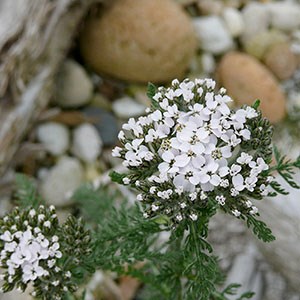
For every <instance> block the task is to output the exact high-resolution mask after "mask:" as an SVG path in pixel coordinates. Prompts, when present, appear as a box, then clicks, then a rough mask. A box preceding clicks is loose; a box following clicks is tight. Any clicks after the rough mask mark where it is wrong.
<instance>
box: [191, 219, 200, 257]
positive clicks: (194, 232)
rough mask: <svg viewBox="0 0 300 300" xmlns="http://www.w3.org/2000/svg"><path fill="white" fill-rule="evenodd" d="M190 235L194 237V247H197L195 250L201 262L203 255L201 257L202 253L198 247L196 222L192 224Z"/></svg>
mask: <svg viewBox="0 0 300 300" xmlns="http://www.w3.org/2000/svg"><path fill="white" fill-rule="evenodd" d="M190 233H191V234H192V237H193V242H194V245H195V248H196V256H197V260H199V261H200V260H201V258H200V257H201V255H200V251H199V247H198V237H197V234H196V229H195V223H194V222H191V223H190Z"/></svg>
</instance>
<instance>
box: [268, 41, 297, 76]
mask: <svg viewBox="0 0 300 300" xmlns="http://www.w3.org/2000/svg"><path fill="white" fill-rule="evenodd" d="M264 63H265V64H266V66H267V67H268V68H269V69H270V70H271V71H272V72H273V74H275V75H276V77H277V78H279V79H281V80H283V79H287V78H290V77H291V76H292V75H293V74H294V72H295V71H296V69H297V58H296V55H295V54H294V53H293V52H292V51H291V47H290V45H289V44H277V45H274V46H273V47H272V48H271V49H270V50H269V51H268V52H267V54H266V55H265V57H264Z"/></svg>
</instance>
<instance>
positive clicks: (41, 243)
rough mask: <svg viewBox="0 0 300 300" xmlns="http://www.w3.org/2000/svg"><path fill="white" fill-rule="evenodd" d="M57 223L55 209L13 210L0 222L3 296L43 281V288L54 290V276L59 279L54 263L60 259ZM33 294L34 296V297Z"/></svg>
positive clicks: (59, 271)
mask: <svg viewBox="0 0 300 300" xmlns="http://www.w3.org/2000/svg"><path fill="white" fill-rule="evenodd" d="M57 228H58V219H57V216H56V214H55V208H54V206H50V208H49V209H46V208H45V207H44V206H42V205H41V206H40V207H39V208H38V209H37V210H35V209H27V210H25V211H20V210H19V209H18V208H16V209H15V210H14V211H13V212H12V213H11V214H10V215H7V216H5V217H4V218H3V219H2V220H1V233H2V234H1V235H0V267H1V268H2V269H4V270H6V271H5V272H4V273H3V274H2V275H1V277H2V280H3V285H2V290H3V291H4V292H6V291H9V290H11V289H13V288H14V287H15V286H17V287H18V288H19V289H21V290H25V289H26V286H27V284H28V283H30V282H34V283H35V282H36V281H37V280H44V283H47V284H44V285H43V287H44V288H48V289H49V288H50V287H49V286H56V285H57V283H56V282H55V281H54V282H51V277H53V274H56V275H55V276H57V277H61V276H62V275H68V274H61V273H62V270H61V268H60V267H59V266H58V264H57V261H58V260H59V259H60V258H61V257H62V252H61V251H60V248H61V245H60V238H59V237H58V236H57V235H56V234H55V233H56V232H57ZM34 294H35V292H33V295H34Z"/></svg>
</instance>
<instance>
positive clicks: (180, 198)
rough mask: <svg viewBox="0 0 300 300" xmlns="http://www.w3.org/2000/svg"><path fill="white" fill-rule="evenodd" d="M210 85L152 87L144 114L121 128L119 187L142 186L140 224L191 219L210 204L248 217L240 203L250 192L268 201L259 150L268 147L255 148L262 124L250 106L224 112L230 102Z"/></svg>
mask: <svg viewBox="0 0 300 300" xmlns="http://www.w3.org/2000/svg"><path fill="white" fill-rule="evenodd" d="M215 85H216V83H215V82H214V81H213V80H212V79H195V80H189V79H185V80H183V81H181V82H180V81H178V80H177V79H176V80H173V81H172V84H171V86H170V87H168V88H164V87H159V88H157V90H156V92H155V93H154V94H153V96H152V100H153V102H154V103H153V106H152V107H151V108H150V109H149V112H148V115H146V116H142V117H140V118H138V119H136V120H135V119H133V118H131V119H129V121H128V123H126V124H124V125H123V127H122V128H123V131H122V133H121V134H120V137H119V139H120V143H121V145H122V146H121V147H119V148H118V147H117V148H115V149H114V150H113V155H114V156H118V157H121V159H123V165H124V166H125V167H127V168H128V169H129V171H128V172H129V175H130V176H128V177H127V176H126V177H124V178H123V183H124V184H130V183H131V182H130V180H129V178H134V179H132V180H134V181H135V182H136V181H137V180H138V181H142V182H143V185H142V186H139V185H137V184H136V185H135V188H136V189H137V190H138V191H139V195H138V196H137V199H138V200H141V199H142V197H143V200H145V201H143V203H144V205H145V214H146V215H147V217H154V216H156V215H158V214H165V213H166V212H167V211H168V212H170V213H168V217H170V218H171V219H172V221H174V223H178V222H180V221H181V220H183V219H189V220H190V219H191V215H192V213H191V212H192V211H193V212H197V210H198V209H202V208H203V207H205V206H206V205H209V203H211V201H209V200H210V199H212V200H215V201H217V202H218V203H219V204H220V206H221V207H224V208H226V211H232V212H235V214H238V213H237V212H236V211H238V212H239V213H240V214H242V213H245V212H249V207H247V206H246V204H245V201H244V200H243V199H245V198H247V197H249V194H250V193H252V195H254V196H255V195H256V196H255V197H261V196H262V195H265V194H267V192H266V191H267V189H266V188H265V186H268V184H269V182H267V181H266V180H265V179H264V176H265V174H267V173H268V170H269V167H268V164H267V163H266V162H269V161H270V158H269V154H268V153H270V151H266V152H265V151H263V149H262V148H263V147H266V148H268V147H269V146H259V147H260V148H259V149H258V148H257V146H255V145H256V144H259V143H260V140H261V135H263V134H266V132H268V130H267V129H268V128H267V127H266V126H267V125H264V124H266V123H264V122H260V120H261V118H262V116H261V113H259V112H258V111H257V109H256V108H254V107H249V106H243V107H242V108H240V109H238V110H236V111H234V110H231V109H230V107H229V106H228V104H229V103H230V102H232V99H231V98H230V97H229V96H228V95H226V90H225V89H224V88H221V89H220V90H219V92H216V91H215V90H214V89H215ZM152 88H153V87H152ZM152 92H153V91H152ZM152 92H151V93H152ZM258 121H259V122H258ZM257 124H259V125H257ZM258 126H260V127H261V128H258ZM264 126H265V127H264ZM264 128H265V129H266V130H264ZM257 129H258V130H257ZM258 133H259V134H260V136H257V135H258ZM252 138H253V139H254V138H255V143H256V144H255V145H254V144H253V143H252V140H251V139H252ZM264 144H266V143H264ZM257 150H259V151H257ZM267 150H269V149H267ZM258 153H259V154H258ZM262 184H263V185H265V186H263V185H262ZM225 195H226V197H225ZM257 195H258V196H257ZM229 198H234V201H229V200H231V199H229ZM183 203H184V204H183ZM235 203H236V205H235ZM185 205H186V206H187V207H185ZM182 206H184V208H185V209H184V210H183V207H182ZM195 214H196V213H195ZM196 215H197V214H196Z"/></svg>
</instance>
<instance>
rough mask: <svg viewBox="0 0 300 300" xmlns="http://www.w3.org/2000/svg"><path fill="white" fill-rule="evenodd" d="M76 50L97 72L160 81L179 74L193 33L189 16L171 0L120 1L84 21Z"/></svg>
mask: <svg viewBox="0 0 300 300" xmlns="http://www.w3.org/2000/svg"><path fill="white" fill-rule="evenodd" d="M80 49H81V53H82V56H83V58H84V60H85V61H86V62H87V63H88V64H89V65H90V66H91V67H92V68H93V69H94V70H95V71H96V72H98V73H105V74H108V75H111V76H114V77H117V78H120V79H124V80H129V81H139V82H148V81H152V82H164V81H169V80H172V79H173V78H177V77H183V75H184V73H185V71H186V70H187V68H188V66H189V63H190V61H191V58H192V57H193V55H194V53H195V50H196V37H195V34H194V30H193V26H192V24H191V21H190V18H189V17H188V16H187V15H186V14H185V13H184V11H183V9H182V8H181V7H180V5H178V4H176V3H175V2H174V1H172V0H165V1H161V0H151V1H148V0H122V1H115V2H113V4H112V5H111V6H110V8H109V9H108V10H107V11H104V12H103V14H102V15H101V17H95V18H91V19H89V20H88V21H87V23H86V25H85V28H84V30H83V32H82V34H81V36H80Z"/></svg>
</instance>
